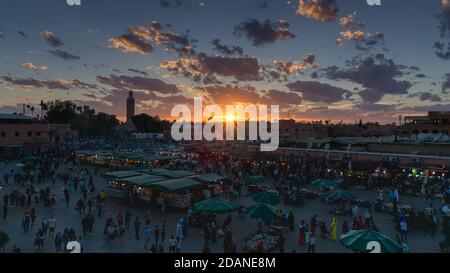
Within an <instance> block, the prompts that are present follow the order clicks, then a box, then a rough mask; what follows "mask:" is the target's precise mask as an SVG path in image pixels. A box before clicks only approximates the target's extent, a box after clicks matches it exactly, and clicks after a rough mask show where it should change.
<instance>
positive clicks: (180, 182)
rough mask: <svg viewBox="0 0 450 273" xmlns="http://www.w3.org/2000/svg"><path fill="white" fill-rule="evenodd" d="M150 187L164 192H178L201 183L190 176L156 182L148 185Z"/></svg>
mask: <svg viewBox="0 0 450 273" xmlns="http://www.w3.org/2000/svg"><path fill="white" fill-rule="evenodd" d="M146 186H147V187H148V188H150V189H153V190H158V191H162V192H177V191H182V190H187V189H190V188H194V187H198V186H201V183H200V182H198V181H195V180H193V179H190V178H180V179H173V180H166V181H161V182H155V183H151V184H148V185H146Z"/></svg>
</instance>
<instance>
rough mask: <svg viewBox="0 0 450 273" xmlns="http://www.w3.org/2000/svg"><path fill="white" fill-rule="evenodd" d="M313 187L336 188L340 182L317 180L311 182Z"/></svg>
mask: <svg viewBox="0 0 450 273" xmlns="http://www.w3.org/2000/svg"><path fill="white" fill-rule="evenodd" d="M311 185H313V186H318V187H336V186H337V185H338V182H337V181H336V180H331V179H316V180H314V181H312V182H311Z"/></svg>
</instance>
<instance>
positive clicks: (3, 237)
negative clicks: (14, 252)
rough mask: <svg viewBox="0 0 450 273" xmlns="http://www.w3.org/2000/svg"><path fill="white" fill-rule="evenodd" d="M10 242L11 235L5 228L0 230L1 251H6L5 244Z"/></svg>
mask: <svg viewBox="0 0 450 273" xmlns="http://www.w3.org/2000/svg"><path fill="white" fill-rule="evenodd" d="M8 242H9V236H8V234H6V233H5V232H4V231H3V230H0V253H3V252H5V245H6V244H7V243H8Z"/></svg>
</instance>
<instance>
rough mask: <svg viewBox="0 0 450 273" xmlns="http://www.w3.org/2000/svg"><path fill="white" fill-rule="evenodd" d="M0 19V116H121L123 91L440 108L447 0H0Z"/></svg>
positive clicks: (152, 97)
mask: <svg viewBox="0 0 450 273" xmlns="http://www.w3.org/2000/svg"><path fill="white" fill-rule="evenodd" d="M0 18H1V19H0V113H12V112H21V111H22V110H21V109H22V105H23V104H27V105H32V106H35V108H36V109H38V108H39V104H40V101H51V100H71V101H73V102H75V103H77V104H79V105H89V106H90V107H93V108H94V109H95V110H96V111H98V112H100V111H102V112H107V113H112V114H115V115H117V116H118V117H119V118H120V119H122V120H123V119H124V116H125V111H126V110H125V100H126V97H127V96H128V92H129V91H130V90H131V91H134V96H135V98H136V113H147V114H150V115H158V116H160V117H162V118H169V119H173V118H171V117H170V114H171V109H172V107H173V106H174V105H175V104H180V103H182V104H192V103H193V97H194V96H203V97H204V101H205V103H208V104H219V105H227V104H249V103H253V104H266V105H273V104H275V105H280V108H281V112H282V113H281V116H282V117H283V118H293V119H296V120H331V121H332V122H340V121H343V122H347V123H354V122H355V121H359V120H360V119H362V120H363V121H371V122H375V121H377V122H380V123H393V122H397V123H398V120H399V115H402V116H405V115H421V114H426V112H427V111H445V110H447V111H450V95H449V94H448V93H449V92H450V3H449V1H448V0H382V1H381V6H369V5H368V4H367V3H366V1H365V0H291V1H282V0H266V1H264V0H227V1H219V0H153V1H148V0H147V1H145V0H129V1H123V0H120V1H119V0H82V1H81V6H69V5H68V4H67V3H66V1H65V0H41V1H33V0H14V1H12V0H3V1H1V3H0ZM38 112H39V111H36V113H38ZM36 113H34V114H36Z"/></svg>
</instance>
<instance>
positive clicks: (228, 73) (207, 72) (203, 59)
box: [160, 53, 261, 84]
mask: <svg viewBox="0 0 450 273" xmlns="http://www.w3.org/2000/svg"><path fill="white" fill-rule="evenodd" d="M160 67H161V68H164V69H166V70H167V71H169V72H171V73H173V74H175V75H181V76H184V77H187V78H192V79H193V80H194V81H196V82H200V81H203V82H204V83H205V84H207V83H218V80H217V78H216V77H217V76H223V77H233V78H235V79H236V80H241V81H257V80H260V75H259V71H260V69H261V66H260V64H259V60H258V59H257V58H252V57H222V56H209V55H206V54H204V53H200V54H198V56H196V57H181V58H180V59H178V60H168V61H164V62H162V63H161V64H160Z"/></svg>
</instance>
